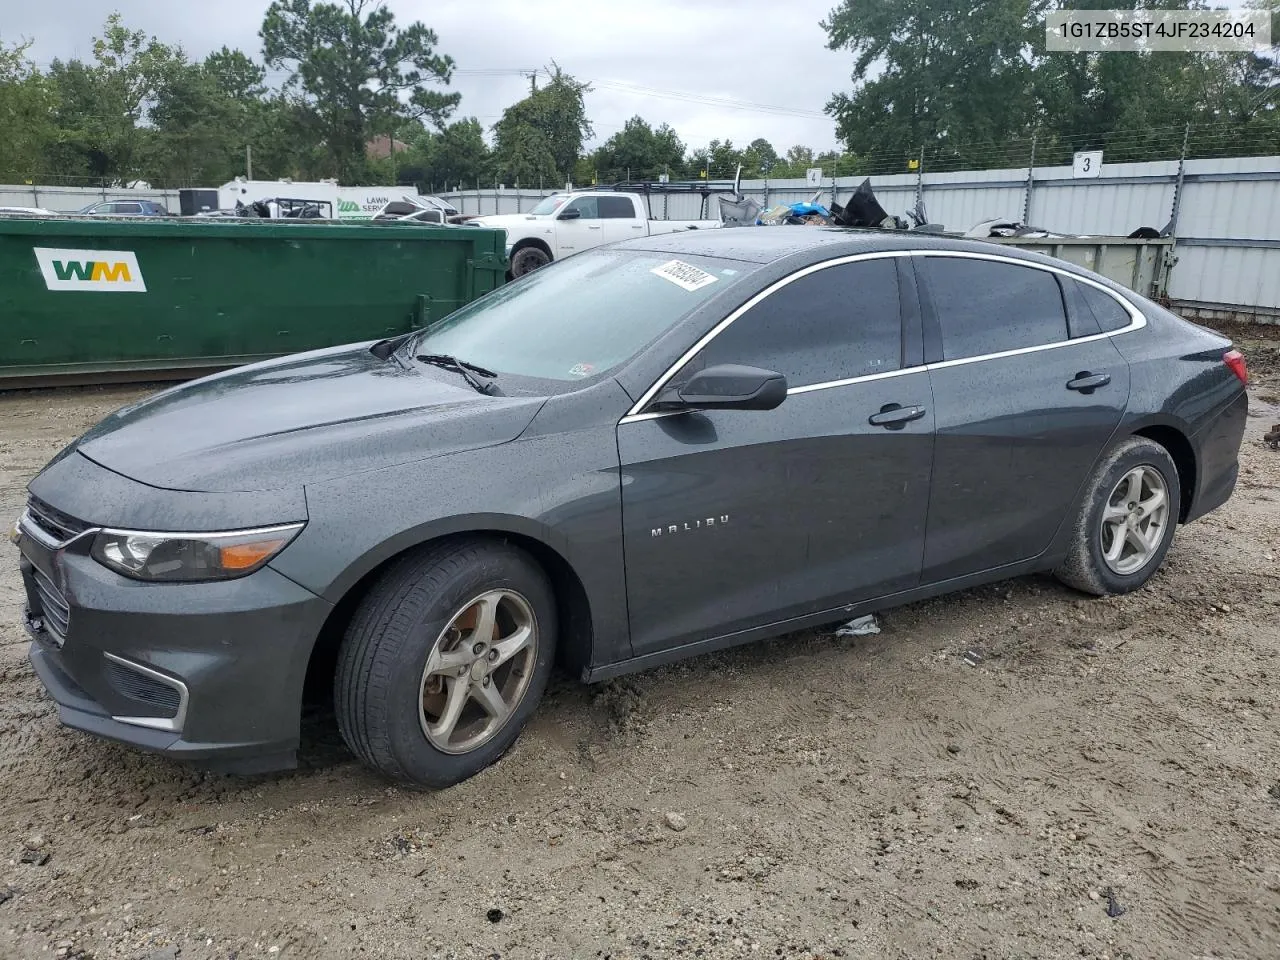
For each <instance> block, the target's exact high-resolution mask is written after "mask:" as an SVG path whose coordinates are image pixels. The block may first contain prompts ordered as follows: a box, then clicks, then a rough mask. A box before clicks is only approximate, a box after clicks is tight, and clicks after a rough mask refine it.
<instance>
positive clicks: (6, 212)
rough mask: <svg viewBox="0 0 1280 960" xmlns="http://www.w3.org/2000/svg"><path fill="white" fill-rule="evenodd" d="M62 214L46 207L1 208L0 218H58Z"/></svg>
mask: <svg viewBox="0 0 1280 960" xmlns="http://www.w3.org/2000/svg"><path fill="white" fill-rule="evenodd" d="M57 216H61V214H59V213H57V212H56V211H54V210H46V209H45V208H44V207H0V217H57Z"/></svg>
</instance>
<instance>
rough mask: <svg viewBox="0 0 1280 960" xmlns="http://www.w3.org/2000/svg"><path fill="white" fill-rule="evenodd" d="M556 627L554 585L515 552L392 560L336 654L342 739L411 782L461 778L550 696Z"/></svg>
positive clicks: (472, 548) (493, 548)
mask: <svg viewBox="0 0 1280 960" xmlns="http://www.w3.org/2000/svg"><path fill="white" fill-rule="evenodd" d="M556 629H557V626H556V608H555V598H554V594H553V593H552V590H551V584H550V583H549V582H548V580H547V576H546V574H545V573H544V572H543V571H542V569H541V568H540V567H539V566H538V565H537V564H536V563H535V562H534V561H533V560H532V558H530V557H529V556H528V555H527V554H526V553H524V552H523V551H522V550H519V549H517V548H516V547H513V546H510V545H508V544H501V543H495V542H491V541H484V540H459V541H452V542H447V543H442V544H437V545H435V546H433V547H431V548H429V549H427V550H424V551H422V552H420V553H417V554H414V555H411V556H409V557H406V558H404V559H402V560H400V561H398V562H396V563H395V564H393V565H392V566H391V567H390V569H388V570H387V572H386V573H385V574H384V575H383V576H382V578H381V579H380V580H379V581H378V582H377V583H376V584H375V585H374V587H373V589H372V590H370V591H369V593H368V595H367V596H366V597H365V598H364V600H363V602H362V603H361V604H360V606H359V608H358V609H357V610H356V613H355V616H354V617H352V620H351V624H350V626H348V628H347V632H346V636H345V638H344V640H343V643H342V648H341V650H340V651H339V654H338V669H337V674H336V677H335V683H334V704H335V710H336V713H337V717H338V727H339V729H340V730H341V732H342V738H343V739H344V740H345V741H346V742H347V746H349V747H350V748H351V750H352V752H354V753H355V754H356V755H357V756H358V757H360V759H361V760H363V761H364V762H365V763H367V764H368V765H370V766H371V767H374V768H375V769H376V770H378V771H379V772H381V773H382V774H384V775H385V776H387V777H390V778H391V779H393V780H397V781H399V782H401V783H404V784H406V785H409V786H420V787H447V786H451V785H453V784H455V783H458V782H459V781H461V780H465V779H466V778H467V777H470V776H472V775H473V774H475V773H478V772H479V771H481V770H483V769H484V768H485V767H487V766H489V764H491V763H493V762H494V761H495V760H497V759H498V758H499V757H501V756H502V755H503V754H504V753H505V752H506V751H507V750H508V748H510V746H511V745H512V744H513V743H514V742H515V740H516V737H518V736H519V735H520V730H521V728H522V727H523V726H524V725H525V723H526V721H527V720H528V719H529V716H530V715H531V714H532V713H533V711H534V708H535V707H536V706H537V704H538V701H539V700H540V699H541V698H542V693H543V690H545V689H546V685H547V678H548V677H549V676H550V673H551V665H552V661H553V659H554V654H555V640H556Z"/></svg>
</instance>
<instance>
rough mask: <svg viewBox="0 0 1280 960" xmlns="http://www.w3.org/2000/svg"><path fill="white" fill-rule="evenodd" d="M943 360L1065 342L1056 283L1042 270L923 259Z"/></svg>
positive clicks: (953, 259)
mask: <svg viewBox="0 0 1280 960" xmlns="http://www.w3.org/2000/svg"><path fill="white" fill-rule="evenodd" d="M924 259H925V262H924V270H925V276H926V278H927V280H928V284H929V292H930V294H931V295H932V298H933V305H934V309H935V310H936V311H937V314H938V324H939V326H940V327H941V328H942V356H943V359H944V360H963V359H965V358H966V357H980V356H983V355H985V354H989V353H1000V352H1002V351H1005V350H1017V349H1019V348H1022V347H1038V346H1043V345H1044V344H1048V343H1059V342H1061V341H1063V340H1066V339H1067V314H1066V310H1065V309H1064V308H1063V305H1062V292H1061V290H1060V289H1059V288H1058V281H1057V280H1056V279H1055V278H1054V275H1053V274H1052V273H1049V272H1048V271H1047V270H1036V269H1034V268H1032V267H1020V266H1016V265H1014V264H1010V263H1000V262H998V261H993V260H976V259H969V258H967V257H926V258H924Z"/></svg>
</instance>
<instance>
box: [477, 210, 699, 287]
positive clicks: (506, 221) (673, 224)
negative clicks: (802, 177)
mask: <svg viewBox="0 0 1280 960" xmlns="http://www.w3.org/2000/svg"><path fill="white" fill-rule="evenodd" d="M467 225H468V226H471V225H474V226H477V227H499V228H501V229H503V230H505V231H507V258H508V259H509V260H510V261H511V267H510V273H511V276H512V277H522V276H524V275H525V274H526V273H530V272H532V271H534V270H537V269H538V268H539V267H543V266H546V265H547V264H548V263H550V262H551V261H552V260H560V259H563V258H564V257H568V256H572V255H573V254H575V253H581V252H582V251H583V250H590V249H591V248H592V247H598V246H600V245H601V244H603V243H613V242H614V241H617V240H631V239H633V238H635V237H646V236H655V235H658V234H663V233H679V232H681V231H684V230H709V229H712V228H715V227H719V226H720V221H719V220H650V219H649V217H648V215H647V213H646V207H645V201H644V198H643V197H641V196H640V194H638V193H617V192H614V191H612V190H608V191H605V190H584V191H580V192H573V193H553V194H552V195H551V196H549V197H545V198H544V199H543V200H542V201H541V202H540V203H539V204H538V205H537V206H536V207H534V208H533V209H532V210H530V211H529V212H528V213H513V214H502V215H498V216H492V217H475V218H473V219H470V220H468V221H467Z"/></svg>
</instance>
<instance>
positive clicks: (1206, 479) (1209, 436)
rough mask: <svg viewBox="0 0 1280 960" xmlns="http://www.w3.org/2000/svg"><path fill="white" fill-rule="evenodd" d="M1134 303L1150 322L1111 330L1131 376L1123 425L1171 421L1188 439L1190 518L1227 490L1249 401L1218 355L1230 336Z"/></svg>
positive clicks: (1124, 429)
mask: <svg viewBox="0 0 1280 960" xmlns="http://www.w3.org/2000/svg"><path fill="white" fill-rule="evenodd" d="M1130 297H1131V298H1132V294H1130ZM1139 306H1140V308H1141V309H1143V311H1144V312H1145V313H1146V315H1147V326H1146V327H1145V328H1143V329H1142V330H1137V331H1134V332H1133V333H1127V334H1120V335H1118V336H1116V337H1114V338H1113V341H1114V343H1115V345H1116V347H1117V348H1118V349H1119V350H1120V352H1121V353H1122V354H1124V357H1125V359H1126V360H1128V361H1129V369H1130V380H1131V385H1130V392H1129V408H1128V410H1127V411H1126V414H1125V419H1124V420H1123V421H1122V422H1121V431H1120V433H1121V435H1124V434H1133V433H1137V432H1139V431H1141V430H1143V429H1144V428H1148V427H1172V428H1174V429H1176V430H1177V431H1179V432H1180V433H1181V434H1183V436H1185V437H1186V438H1187V439H1188V440H1189V441H1190V443H1191V447H1192V450H1193V451H1194V453H1195V461H1196V463H1195V478H1194V482H1193V484H1192V495H1191V498H1190V507H1189V509H1188V512H1187V516H1186V518H1185V519H1186V520H1194V519H1196V518H1197V517H1199V516H1202V515H1203V514H1204V513H1206V512H1208V511H1209V510H1211V509H1213V508H1214V507H1216V506H1219V505H1220V504H1221V503H1222V502H1224V501H1225V500H1226V499H1227V497H1229V496H1230V494H1231V489H1232V488H1233V487H1234V484H1235V477H1236V473H1237V470H1238V465H1237V457H1238V454H1239V450H1240V442H1241V440H1242V438H1243V436H1244V424H1245V416H1246V414H1247V408H1248V401H1247V399H1246V395H1245V390H1244V386H1243V385H1242V384H1241V383H1240V381H1239V379H1237V377H1236V376H1235V374H1233V373H1232V372H1231V370H1230V369H1229V368H1228V367H1227V365H1226V364H1225V363H1223V360H1222V357H1223V354H1224V353H1226V352H1227V351H1228V350H1230V349H1231V341H1229V340H1227V339H1226V338H1225V337H1222V336H1220V335H1218V334H1216V333H1214V332H1212V331H1210V330H1205V329H1204V328H1202V327H1198V326H1196V325H1194V324H1191V323H1188V322H1187V321H1185V320H1183V319H1182V318H1180V317H1177V316H1175V315H1174V314H1172V313H1169V312H1168V311H1167V310H1164V309H1163V308H1161V307H1159V306H1157V305H1155V304H1152V303H1149V302H1146V301H1142V302H1140V303H1139Z"/></svg>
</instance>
